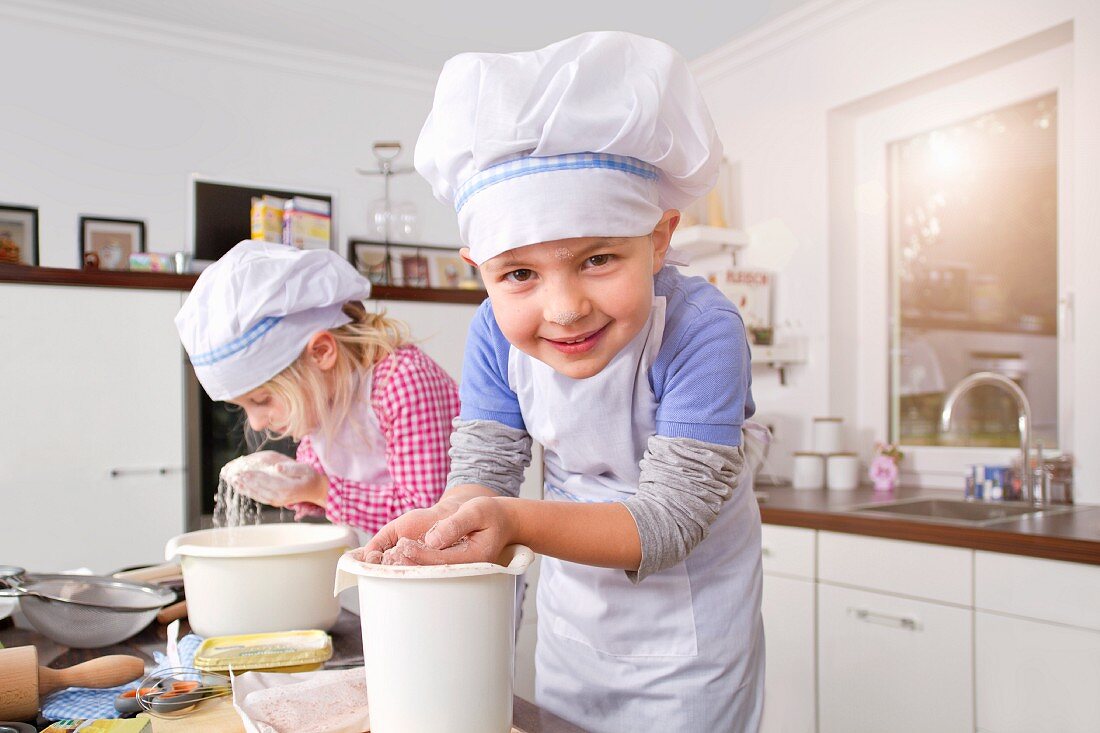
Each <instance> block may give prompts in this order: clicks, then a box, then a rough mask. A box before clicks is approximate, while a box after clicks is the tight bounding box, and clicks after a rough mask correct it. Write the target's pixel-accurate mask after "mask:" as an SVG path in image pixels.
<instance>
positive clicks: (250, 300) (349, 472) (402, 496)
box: [176, 240, 458, 533]
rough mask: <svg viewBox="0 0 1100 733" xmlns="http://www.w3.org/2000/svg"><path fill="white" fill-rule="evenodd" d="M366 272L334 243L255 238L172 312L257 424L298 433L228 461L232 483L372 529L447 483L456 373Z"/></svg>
mask: <svg viewBox="0 0 1100 733" xmlns="http://www.w3.org/2000/svg"><path fill="white" fill-rule="evenodd" d="M369 295H370V282H369V281H367V280H366V279H365V278H363V277H362V276H361V275H359V273H358V272H356V270H355V268H353V267H352V266H351V265H350V264H349V263H348V262H347V261H346V260H344V259H342V258H341V257H340V256H339V255H337V254H336V253H335V252H331V251H328V250H299V249H296V248H294V247H288V246H283V245H280V244H271V243H268V242H260V241H252V240H246V241H244V242H241V243H240V244H238V245H236V246H235V247H233V249H231V250H230V251H229V252H228V253H226V255H225V256H224V257H222V258H221V259H220V260H218V261H217V262H216V263H214V264H213V265H211V266H210V267H208V268H207V269H206V270H205V271H203V273H202V275H200V276H199V279H198V282H197V283H196V284H195V287H194V288H193V289H192V290H191V294H190V295H189V296H188V298H187V301H186V302H185V303H184V304H183V308H182V309H180V312H179V314H178V315H177V316H176V326H177V328H178V329H179V333H180V338H181V339H182V340H183V346H184V348H185V349H186V351H187V353H188V355H189V356H190V359H191V364H192V365H193V366H194V369H195V375H196V376H197V377H198V379H199V382H200V383H201V384H202V386H203V388H204V389H205V390H206V392H207V394H208V395H210V398H211V399H212V400H222V401H226V402H231V403H233V404H235V405H238V406H240V407H241V409H243V410H244V412H245V415H246V416H247V419H248V424H249V426H250V427H251V428H252V429H253V430H255V431H257V432H260V433H264V434H266V435H268V436H271V437H274V438H283V437H291V438H293V439H294V440H298V441H300V443H299V444H298V452H297V461H295V460H293V459H291V458H289V457H288V456H284V455H282V454H280V453H277V452H275V451H263V452H261V453H258V454H253V455H251V456H245V457H244V458H242V459H238V461H236V462H234V463H231V464H229V466H227V467H226V470H224V471H223V477H226V478H227V479H228V480H229V481H230V482H231V483H232V484H234V486H235V488H236V489H237V490H238V491H240V492H242V493H244V494H246V495H248V496H251V497H252V498H254V499H257V500H259V501H262V502H263V503H265V504H270V505H272V506H291V507H293V508H295V509H296V515H297V516H301V515H303V514H314V513H316V514H320V513H324V514H325V516H327V517H328V519H329V520H331V521H332V522H335V523H339V524H344V525H349V526H352V527H356V528H358V529H361V530H363V531H365V532H371V533H373V532H374V531H376V530H377V529H378V528H379V527H381V526H382V525H384V524H386V523H387V522H389V521H390V520H392V519H394V518H396V517H398V516H400V515H401V514H403V513H404V512H406V511H409V510H410V509H415V508H418V507H429V506H431V505H432V504H433V503H435V502H436V500H437V499H439V496H440V494H441V493H442V491H443V487H444V484H445V480H446V477H447V472H448V469H449V465H450V462H449V459H448V456H447V450H448V446H449V438H450V433H451V422H452V420H453V418H454V417H455V416H456V415H457V414H458V391H457V388H456V386H455V383H454V381H453V380H452V379H451V378H450V377H449V376H448V375H447V373H446V372H444V371H443V369H442V368H441V367H440V366H439V365H438V364H436V363H435V362H434V361H432V359H431V358H430V357H428V356H427V355H426V354H424V352H422V351H421V350H420V349H418V348H417V347H416V346H414V345H412V344H410V343H408V342H407V340H406V329H405V327H404V325H403V324H401V323H399V322H398V321H394V320H392V319H389V318H386V317H385V316H384V315H381V314H376V313H370V312H368V311H367V309H366V308H365V307H364V305H363V302H362V301H363V299H364V298H366V297H368V296H369Z"/></svg>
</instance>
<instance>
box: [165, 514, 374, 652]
mask: <svg viewBox="0 0 1100 733" xmlns="http://www.w3.org/2000/svg"><path fill="white" fill-rule="evenodd" d="M357 546H358V542H357V539H356V536H355V533H354V532H353V531H352V530H350V529H348V528H346V527H337V526H333V525H327V524H261V525H255V526H248V527H220V528H217V529H204V530H201V531H198V532H188V533H187V534H182V535H179V536H178V537H173V538H172V539H171V540H169V541H168V544H167V546H166V547H165V548H164V557H165V559H166V560H172V559H174V558H176V557H178V558H179V559H180V564H181V566H182V568H183V585H184V591H185V593H186V595H187V616H188V619H189V621H190V623H191V629H192V630H193V631H194V632H195V633H196V634H198V635H200V636H205V637H210V636H225V635H229V634H254V633H255V634H258V633H263V632H268V631H293V630H296V629H322V630H328V629H330V628H331V627H332V625H333V624H334V623H335V622H336V617H337V616H338V615H339V613H340V604H339V602H338V601H337V599H336V598H333V596H332V587H333V582H334V580H335V577H336V563H337V562H338V561H339V559H340V555H342V554H343V553H344V552H345V551H346V550H348V549H351V548H354V547H357Z"/></svg>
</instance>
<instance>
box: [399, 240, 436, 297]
mask: <svg viewBox="0 0 1100 733" xmlns="http://www.w3.org/2000/svg"><path fill="white" fill-rule="evenodd" d="M390 252H391V255H390V256H391V257H392V258H393V265H392V267H393V269H394V272H395V277H394V280H395V282H394V285H401V286H403V287H406V288H430V287H432V273H431V265H430V263H429V261H428V255H427V252H426V251H425V250H423V249H421V248H420V247H392V248H391V250H390Z"/></svg>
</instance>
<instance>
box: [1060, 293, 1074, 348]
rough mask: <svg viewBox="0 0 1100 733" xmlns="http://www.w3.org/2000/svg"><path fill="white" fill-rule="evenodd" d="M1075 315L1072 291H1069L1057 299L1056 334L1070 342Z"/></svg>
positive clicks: (1071, 340)
mask: <svg viewBox="0 0 1100 733" xmlns="http://www.w3.org/2000/svg"><path fill="white" fill-rule="evenodd" d="M1075 316H1076V313H1075V311H1074V303H1073V291H1069V292H1067V293H1066V294H1065V295H1063V296H1062V297H1061V298H1059V299H1058V320H1059V324H1058V335H1059V336H1061V337H1062V338H1063V339H1065V340H1066V341H1068V342H1070V343H1072V342H1073V329H1074V326H1075V325H1076V323H1075V321H1076V320H1077V319H1076V318H1075Z"/></svg>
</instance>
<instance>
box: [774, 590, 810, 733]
mask: <svg viewBox="0 0 1100 733" xmlns="http://www.w3.org/2000/svg"><path fill="white" fill-rule="evenodd" d="M761 608H762V610H763V614H764V640H765V645H766V650H767V663H766V666H765V673H764V716H763V720H762V723H761V727H760V730H761V731H763V733H812V732H813V731H814V730H815V725H816V717H817V710H816V704H817V700H816V693H815V689H814V656H815V655H814V647H815V646H816V643H815V640H814V628H815V615H816V614H815V608H814V583H813V581H812V580H800V579H797V578H785V577H783V576H780V575H768V574H765V575H764V595H763V603H762V606H761Z"/></svg>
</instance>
